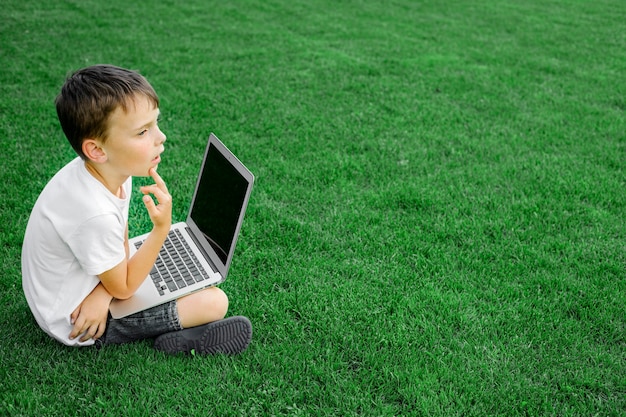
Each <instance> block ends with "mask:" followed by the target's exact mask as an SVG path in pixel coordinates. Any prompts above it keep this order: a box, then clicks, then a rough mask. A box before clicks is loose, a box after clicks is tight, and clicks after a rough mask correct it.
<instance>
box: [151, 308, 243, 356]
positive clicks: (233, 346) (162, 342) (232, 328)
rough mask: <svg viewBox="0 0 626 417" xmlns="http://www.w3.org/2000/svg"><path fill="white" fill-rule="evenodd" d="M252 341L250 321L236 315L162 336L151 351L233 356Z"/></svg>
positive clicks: (157, 339)
mask: <svg viewBox="0 0 626 417" xmlns="http://www.w3.org/2000/svg"><path fill="white" fill-rule="evenodd" d="M251 339H252V324H251V323H250V320H248V319H247V318H246V317H243V316H236V317H229V318H227V319H224V320H219V321H214V322H213V323H208V324H204V325H202V326H198V327H191V328H189V329H183V330H179V331H177V332H171V333H165V334H162V335H161V336H159V337H157V338H156V340H155V341H154V348H155V349H157V350H160V351H163V352H167V353H172V354H175V353H189V354H196V355H212V354H215V353H226V354H236V353H241V352H243V351H244V350H246V348H247V347H248V345H249V344H250V340H251Z"/></svg>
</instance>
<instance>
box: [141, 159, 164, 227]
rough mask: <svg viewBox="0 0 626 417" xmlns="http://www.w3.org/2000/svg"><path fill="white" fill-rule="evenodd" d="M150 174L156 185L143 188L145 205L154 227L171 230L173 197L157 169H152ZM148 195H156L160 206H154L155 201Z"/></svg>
mask: <svg viewBox="0 0 626 417" xmlns="http://www.w3.org/2000/svg"><path fill="white" fill-rule="evenodd" d="M148 173H149V174H150V176H151V177H152V178H153V179H154V184H152V185H146V186H143V187H141V192H142V193H143V194H145V195H144V196H143V203H144V204H145V206H146V209H147V210H148V214H149V215H150V220H152V223H153V224H154V227H156V228H160V229H167V230H169V228H170V226H171V225H172V196H171V195H170V193H169V192H168V191H167V186H166V185H165V182H164V181H163V179H162V178H161V177H160V176H159V174H157V172H156V169H155V168H150V170H149V171H148ZM148 194H152V195H154V196H155V197H156V199H157V201H158V203H159V204H158V205H156V204H154V200H153V199H152V198H151V197H150V196H149V195H148Z"/></svg>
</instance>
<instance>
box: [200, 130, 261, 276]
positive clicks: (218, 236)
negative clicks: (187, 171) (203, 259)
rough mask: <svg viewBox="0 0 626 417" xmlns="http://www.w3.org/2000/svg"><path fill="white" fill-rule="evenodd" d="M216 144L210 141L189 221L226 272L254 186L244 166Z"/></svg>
mask: <svg viewBox="0 0 626 417" xmlns="http://www.w3.org/2000/svg"><path fill="white" fill-rule="evenodd" d="M214 142H215V141H209V145H208V149H207V150H206V156H205V161H204V166H203V169H202V172H201V175H200V178H199V179H198V184H197V187H196V191H195V196H194V200H193V203H192V204H193V206H192V207H191V212H190V218H191V220H192V221H193V222H194V223H195V225H196V226H197V227H198V229H200V231H201V232H202V233H203V235H204V237H205V238H206V239H207V241H208V242H209V243H210V245H211V247H212V248H213V250H214V251H215V253H216V254H217V256H218V258H219V259H220V261H221V262H222V264H223V265H225V266H226V269H227V268H228V264H229V263H230V256H229V255H232V252H233V250H234V245H235V243H236V241H237V236H238V234H239V229H240V227H241V223H242V221H243V214H244V212H245V207H246V204H247V199H248V197H249V191H250V188H251V186H252V184H251V180H250V179H248V178H246V176H245V175H246V172H247V173H248V174H249V171H247V170H246V169H245V167H243V165H242V164H241V162H239V161H238V160H237V158H235V157H234V155H232V154H231V153H230V152H229V151H228V150H227V149H225V147H224V149H223V150H221V149H219V148H218V146H217V145H221V146H222V147H223V146H224V145H222V144H221V143H218V144H216V143H214ZM223 152H224V153H223ZM240 170H242V172H240ZM249 176H251V174H249ZM224 272H226V271H223V273H224Z"/></svg>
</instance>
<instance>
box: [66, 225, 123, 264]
mask: <svg viewBox="0 0 626 417" xmlns="http://www.w3.org/2000/svg"><path fill="white" fill-rule="evenodd" d="M125 230H126V225H124V224H122V223H121V222H120V219H119V217H118V216H116V215H114V214H104V215H100V216H96V217H93V218H91V219H89V220H87V221H85V222H84V223H82V224H81V225H80V226H79V227H78V228H77V229H76V230H75V231H74V232H73V233H72V235H71V236H70V237H69V239H68V241H67V244H68V245H69V247H70V249H71V250H72V252H73V253H74V256H75V257H76V259H77V260H78V262H79V263H80V265H81V267H82V268H83V270H84V271H85V272H86V273H87V274H89V275H100V274H102V273H103V272H106V271H108V270H110V269H112V268H113V267H115V266H117V265H118V264H119V263H120V262H122V261H123V260H124V258H125V257H126V249H125V247H124V236H125Z"/></svg>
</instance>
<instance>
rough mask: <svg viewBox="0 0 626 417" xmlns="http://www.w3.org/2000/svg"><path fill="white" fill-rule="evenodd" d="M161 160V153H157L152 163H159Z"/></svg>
mask: <svg viewBox="0 0 626 417" xmlns="http://www.w3.org/2000/svg"><path fill="white" fill-rule="evenodd" d="M159 162H161V155H157V156H156V157H155V158H154V159H153V160H152V163H153V164H158V163H159Z"/></svg>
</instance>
